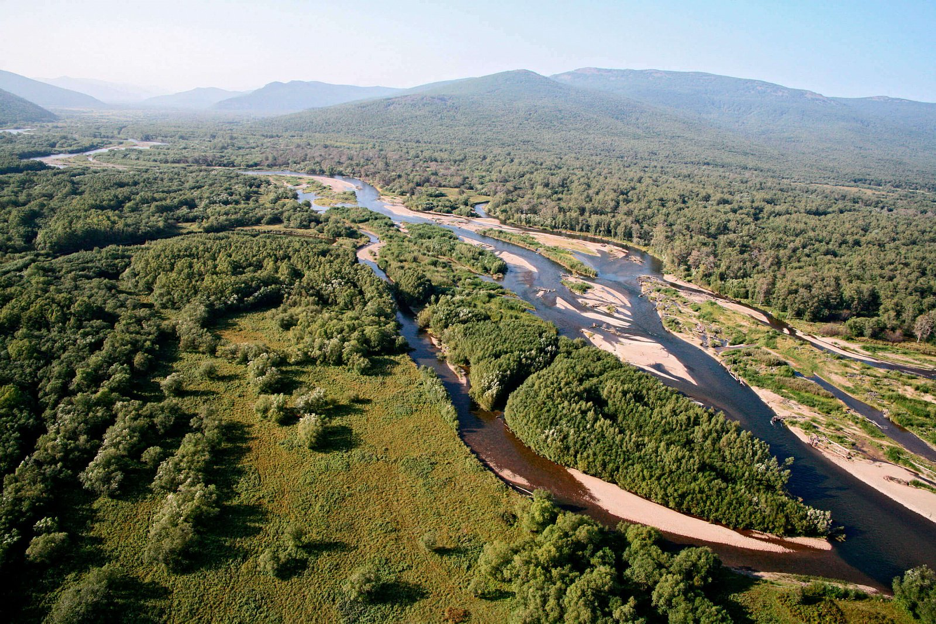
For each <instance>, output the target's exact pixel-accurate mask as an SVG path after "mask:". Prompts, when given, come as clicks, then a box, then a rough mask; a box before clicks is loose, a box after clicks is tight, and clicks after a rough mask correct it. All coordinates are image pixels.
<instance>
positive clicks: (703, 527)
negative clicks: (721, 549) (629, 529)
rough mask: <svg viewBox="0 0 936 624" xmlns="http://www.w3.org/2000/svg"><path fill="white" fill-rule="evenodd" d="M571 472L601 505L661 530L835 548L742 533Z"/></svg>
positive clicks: (740, 542)
mask: <svg viewBox="0 0 936 624" xmlns="http://www.w3.org/2000/svg"><path fill="white" fill-rule="evenodd" d="M569 473H570V474H571V475H572V476H573V477H575V479H576V480H577V481H578V482H579V483H581V484H582V485H583V486H585V488H586V489H587V490H588V492H589V494H590V495H591V497H592V498H593V499H594V500H595V502H596V503H598V505H599V506H600V507H601V508H602V509H604V510H606V511H608V512H609V513H612V514H614V515H615V516H618V517H619V518H623V519H625V520H628V521H630V522H636V523H639V524H646V525H649V526H653V527H656V528H658V529H660V530H661V531H665V532H667V533H671V534H673V535H680V536H683V537H687V538H690V539H698V540H702V541H705V542H712V543H716V544H726V545H729V546H734V547H737V548H745V549H748V550H759V551H765V552H775V553H789V552H793V551H795V550H803V548H804V547H805V548H810V549H814V550H831V549H832V545H831V544H830V543H829V542H828V540H824V539H819V538H810V537H792V538H781V537H776V536H773V535H766V534H759V533H755V532H745V533H740V532H738V531H734V530H732V529H729V528H727V527H724V526H721V525H718V524H713V523H711V522H706V521H705V520H701V519H699V518H694V517H692V516H688V515H686V514H683V513H680V512H678V511H674V510H672V509H669V508H668V507H664V506H663V505H660V504H658V503H654V502H652V501H649V500H646V499H644V498H641V497H640V496H637V495H636V494H632V493H630V492H628V491H627V490H624V489H622V488H620V487H619V486H617V485H615V484H613V483H608V482H607V481H602V480H601V479H598V478H596V477H592V476H590V475H587V474H585V473H583V472H579V471H578V470H574V469H572V468H569Z"/></svg>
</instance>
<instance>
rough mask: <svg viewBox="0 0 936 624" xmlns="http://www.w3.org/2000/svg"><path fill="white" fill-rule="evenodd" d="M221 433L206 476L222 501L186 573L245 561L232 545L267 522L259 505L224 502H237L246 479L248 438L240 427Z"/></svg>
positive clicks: (229, 427)
mask: <svg viewBox="0 0 936 624" xmlns="http://www.w3.org/2000/svg"><path fill="white" fill-rule="evenodd" d="M223 432H224V439H225V445H224V446H223V448H222V449H221V451H220V452H219V453H218V455H217V459H216V460H215V462H214V466H213V467H212V470H211V473H210V475H209V476H210V482H211V483H213V484H214V485H215V487H216V488H217V490H218V497H219V499H220V500H221V501H222V506H221V512H220V514H219V515H218V516H217V517H216V518H215V519H214V520H212V521H211V523H210V525H209V526H208V527H206V529H205V531H204V534H203V536H202V538H203V539H202V543H201V547H200V548H199V550H198V553H197V554H196V556H195V557H194V558H193V560H192V562H191V565H190V566H189V567H188V568H187V569H186V571H194V570H197V569H202V568H209V569H217V568H219V567H223V566H226V565H228V564H229V563H230V562H232V561H236V560H243V559H245V558H246V557H247V554H246V553H245V552H244V551H243V549H242V548H238V547H236V546H235V545H234V542H235V540H239V539H241V538H244V537H250V536H253V535H256V534H257V533H259V532H260V531H261V530H262V527H263V524H264V522H265V520H266V512H265V511H264V509H263V507H262V506H260V505H258V504H253V503H242V502H224V501H232V500H234V499H236V498H237V496H238V488H237V486H238V483H239V482H240V480H241V479H242V478H245V477H246V476H248V475H246V471H245V470H244V468H243V466H241V461H242V459H243V457H244V456H245V455H246V454H247V452H248V449H249V442H250V434H249V432H248V428H247V426H246V425H244V424H243V423H225V424H224V427H223Z"/></svg>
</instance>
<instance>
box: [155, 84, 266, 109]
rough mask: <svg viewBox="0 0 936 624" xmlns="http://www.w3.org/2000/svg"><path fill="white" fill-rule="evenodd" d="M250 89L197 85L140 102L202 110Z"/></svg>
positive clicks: (164, 106)
mask: <svg viewBox="0 0 936 624" xmlns="http://www.w3.org/2000/svg"><path fill="white" fill-rule="evenodd" d="M249 93H251V92H250V91H228V90H227V89H219V88H217V87H198V88H195V89H190V90H189V91H182V92H181V93H171V94H169V95H159V96H156V97H152V98H148V99H146V100H144V101H143V102H141V105H142V106H145V107H147V108H168V109H173V108H174V109H188V110H203V109H208V108H211V107H212V106H214V105H215V104H217V103H218V102H223V101H225V100H229V99H231V98H238V97H241V96H244V95H248V94H249Z"/></svg>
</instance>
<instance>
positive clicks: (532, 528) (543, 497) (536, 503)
mask: <svg viewBox="0 0 936 624" xmlns="http://www.w3.org/2000/svg"><path fill="white" fill-rule="evenodd" d="M557 515H559V508H558V507H556V504H555V503H554V502H553V498H552V494H551V493H550V492H548V491H547V490H536V491H534V492H533V502H531V503H530V506H529V507H528V508H527V510H526V513H524V514H523V516H522V524H523V528H524V529H526V530H527V531H529V532H531V533H539V532H540V531H542V530H543V529H545V528H546V527H548V526H549V525H551V524H552V523H553V522H555V521H556V516H557Z"/></svg>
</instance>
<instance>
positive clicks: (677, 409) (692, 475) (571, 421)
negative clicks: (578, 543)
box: [504, 342, 830, 535]
mask: <svg viewBox="0 0 936 624" xmlns="http://www.w3.org/2000/svg"><path fill="white" fill-rule="evenodd" d="M504 418H505V420H506V421H507V424H508V425H509V426H510V428H511V430H512V431H514V432H515V433H516V434H517V435H518V436H519V437H520V439H522V440H524V441H525V442H526V443H527V444H529V445H530V446H531V447H532V448H534V449H535V450H536V451H537V452H538V453H540V454H541V455H543V456H545V457H548V458H550V459H552V460H553V461H556V462H559V463H561V464H565V465H567V466H572V467H574V468H578V469H579V470H581V471H583V472H586V473H588V474H591V475H595V476H598V477H601V478H603V479H605V480H608V481H613V482H616V483H617V484H618V485H620V486H621V487H622V488H624V489H626V490H628V491H630V492H634V493H636V494H639V495H640V496H643V497H645V498H649V499H650V500H653V501H656V502H658V503H662V504H664V505H666V506H667V507H671V508H673V509H677V510H679V511H683V512H686V513H690V514H692V515H695V516H699V517H702V518H706V519H709V520H714V521H716V522H720V523H723V524H726V525H728V526H732V527H736V528H751V529H757V530H761V531H768V532H770V533H775V534H779V535H799V534H808V535H825V534H826V533H828V531H829V528H830V518H829V515H828V513H824V512H821V511H819V510H816V509H810V508H807V507H804V506H803V505H802V504H799V503H797V502H795V501H794V500H793V499H791V498H790V497H789V495H788V494H787V493H786V490H785V487H786V482H787V480H788V478H789V473H788V472H787V471H786V470H785V469H784V468H783V467H782V466H780V465H779V464H778V462H777V460H776V459H775V458H774V457H772V456H771V455H770V452H769V450H768V448H767V446H766V445H765V444H764V443H762V442H760V441H759V440H757V439H756V438H754V436H752V435H751V434H750V433H748V432H746V431H743V430H742V429H741V428H740V426H738V424H737V423H733V422H729V421H728V420H726V419H725V418H724V416H722V415H721V414H716V413H714V412H712V411H711V410H707V409H705V408H702V407H699V406H697V405H694V404H693V403H692V402H691V401H689V400H688V399H686V398H685V397H683V396H681V395H679V394H678V393H676V392H675V391H673V390H671V389H669V388H666V387H664V386H663V385H662V384H660V383H659V382H657V381H656V380H654V379H653V378H651V377H649V376H648V375H647V374H645V373H643V372H641V371H639V370H638V369H636V368H634V367H632V366H628V365H626V364H622V363H621V361H620V360H619V359H618V358H617V357H616V356H614V355H613V354H610V353H607V352H604V351H601V350H599V349H596V348H594V347H589V346H585V345H584V344H578V343H577V342H567V343H563V345H562V349H561V351H560V354H559V356H558V357H557V358H556V359H555V360H554V361H553V362H552V364H551V365H550V366H549V367H548V368H546V369H545V370H543V371H540V372H538V373H536V374H534V375H532V376H530V377H529V379H527V380H526V381H525V382H524V383H523V385H521V386H520V387H519V388H518V389H517V391H516V392H514V393H513V394H511V395H510V400H509V401H508V402H507V407H506V409H505V411H504Z"/></svg>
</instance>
